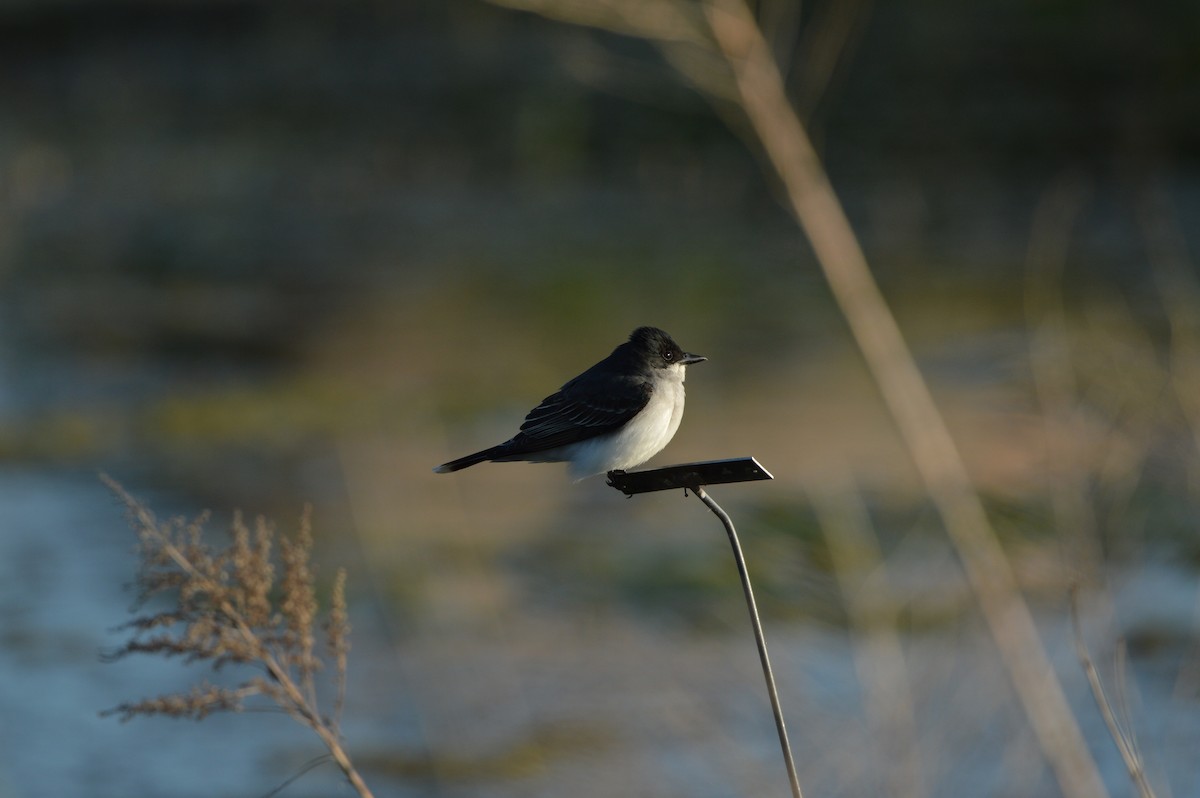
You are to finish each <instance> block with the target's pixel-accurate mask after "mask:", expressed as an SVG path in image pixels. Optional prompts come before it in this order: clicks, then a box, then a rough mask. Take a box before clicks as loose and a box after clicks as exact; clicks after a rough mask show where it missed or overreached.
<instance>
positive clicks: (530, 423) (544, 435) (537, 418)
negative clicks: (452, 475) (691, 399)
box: [509, 374, 653, 453]
mask: <svg viewBox="0 0 1200 798" xmlns="http://www.w3.org/2000/svg"><path fill="white" fill-rule="evenodd" d="M589 376H591V375H589V374H583V375H580V377H577V378H575V379H574V380H572V381H571V382H568V383H567V384H566V385H564V386H563V387H562V390H560V391H559V392H558V393H555V394H552V395H550V396H547V397H546V398H545V399H543V400H542V403H541V404H540V405H538V406H537V407H535V408H534V409H533V410H530V411H529V415H527V416H525V423H523V424H522V425H521V431H520V432H519V433H517V436H516V437H515V438H513V439H512V440H511V441H510V442H509V446H511V449H512V451H513V452H514V453H516V452H537V451H543V450H546V449H553V448H555V447H557V446H566V445H567V444H570V443H577V442H578V441H583V440H587V439H588V438H594V437H596V436H597V435H603V434H605V433H606V432H613V431H615V430H617V429H620V428H621V427H622V426H624V425H625V424H626V423H627V422H628V421H629V419H631V418H633V417H634V416H636V415H637V414H638V413H640V412H641V411H642V408H644V407H645V406H646V405H647V403H649V401H650V394H651V392H652V390H653V389H652V388H651V387H650V383H649V382H648V381H647V380H640V379H633V378H614V377H612V376H607V378H605V379H603V380H600V379H587V378H588V377H589Z"/></svg>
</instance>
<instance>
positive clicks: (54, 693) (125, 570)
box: [0, 469, 1200, 798]
mask: <svg viewBox="0 0 1200 798" xmlns="http://www.w3.org/2000/svg"><path fill="white" fill-rule="evenodd" d="M143 498H145V499H147V501H148V502H149V503H150V504H152V505H156V506H157V509H158V511H159V514H160V515H166V514H170V513H171V512H172V511H173V510H172V508H175V507H176V506H177V505H178V504H179V502H178V500H177V499H173V498H172V497H171V496H168V495H155V494H144V495H143ZM0 530H2V534H0V641H2V642H3V645H2V646H0V718H3V722H2V723H0V750H2V751H3V752H4V753H3V756H2V757H0V796H5V798H8V796H13V798H25V797H26V796H56V797H60V798H71V797H72V796H80V797H81V798H82V797H83V796H89V797H92V796H99V797H101V798H102V797H103V796H129V795H147V796H148V795H161V796H201V795H205V796H209V795H255V794H261V793H265V792H267V791H268V790H270V789H272V788H273V787H274V786H276V785H277V784H279V783H281V782H282V781H283V780H284V779H286V778H287V777H288V776H289V775H290V774H291V773H294V772H296V771H297V770H298V769H299V768H300V767H301V766H302V765H303V763H304V762H306V761H307V760H308V759H309V758H310V757H312V756H316V755H318V754H319V753H320V749H319V747H318V746H317V745H316V743H315V740H313V739H310V735H309V734H307V733H306V732H305V730H302V729H300V728H298V727H296V726H295V724H293V723H292V722H291V721H290V720H288V719H287V718H286V717H284V716H282V715H280V714H278V713H268V714H259V713H251V714H246V715H224V716H222V715H218V716H215V717H212V718H210V719H208V720H205V721H204V722H202V723H196V724H193V723H190V722H185V721H171V720H162V719H138V720H134V721H132V722H130V723H128V724H120V723H118V722H117V721H116V720H115V719H113V718H100V717H98V716H97V712H98V711H99V710H102V709H105V708H108V707H111V706H114V705H115V704H117V703H119V702H120V701H122V700H127V699H135V698H140V697H146V696H149V695H152V694H157V693H162V692H171V691H179V690H184V689H186V687H187V686H188V685H189V684H190V681H189V677H188V671H187V669H185V668H183V667H182V666H179V665H178V664H175V663H162V662H157V661H154V660H145V659H138V658H134V659H129V660H124V661H120V662H117V663H112V664H105V663H102V662H101V661H100V654H101V652H102V651H104V650H105V649H110V648H112V647H113V646H114V644H115V643H116V642H117V641H118V640H119V639H120V635H119V634H116V633H114V632H113V631H112V630H113V628H114V626H116V625H117V624H118V623H120V622H121V621H122V620H123V619H124V618H125V617H126V610H127V609H128V607H129V606H130V602H131V598H132V596H131V593H130V592H129V590H128V589H127V588H126V587H125V585H126V583H127V582H128V580H129V578H130V577H131V575H132V566H133V553H132V542H133V541H132V533H131V532H130V531H129V529H128V528H127V527H126V526H125V524H124V523H123V520H122V508H121V507H120V506H119V505H118V504H117V502H116V501H115V500H114V499H113V498H112V497H111V496H109V495H108V494H107V493H106V491H105V490H103V489H102V488H101V487H100V486H99V484H98V483H97V481H96V480H95V478H94V476H93V475H91V474H89V473H86V472H83V473H70V472H50V471H42V472H38V471H28V470H27V471H14V470H11V469H9V470H5V471H2V472H0ZM743 535H744V536H745V538H746V540H747V544H746V545H747V547H748V549H749V551H750V560H751V568H752V570H753V569H754V557H753V554H754V551H755V544H756V536H755V534H754V532H753V531H752V530H744V531H743ZM535 567H536V566H535ZM382 576H383V575H382V574H381V575H377V577H376V578H380V577H382ZM364 577H366V575H365V574H362V573H358V574H354V575H352V577H351V578H352V584H354V580H355V579H356V578H358V579H362V578H364ZM1115 581H1116V583H1117V584H1116V585H1115V588H1116V589H1115V592H1114V594H1113V597H1114V600H1115V605H1116V606H1117V607H1118V610H1119V611H1118V614H1117V618H1116V621H1115V624H1114V626H1112V627H1111V629H1113V630H1115V631H1116V632H1117V633H1118V634H1121V635H1126V636H1132V638H1133V639H1134V640H1140V641H1141V643H1139V644H1138V647H1136V648H1135V649H1134V651H1133V654H1132V659H1131V664H1132V676H1133V682H1132V684H1133V685H1135V687H1134V690H1133V696H1132V699H1131V703H1132V706H1133V719H1134V722H1135V724H1136V729H1137V731H1138V733H1139V735H1140V738H1141V740H1142V743H1143V747H1144V749H1145V751H1146V755H1147V761H1148V767H1149V772H1150V774H1151V777H1152V779H1155V780H1160V782H1159V783H1163V784H1165V783H1167V782H1169V783H1170V784H1171V785H1172V786H1173V788H1174V794H1175V795H1190V794H1194V790H1195V789H1196V788H1197V786H1198V782H1197V772H1196V768H1195V766H1194V759H1193V757H1192V752H1193V751H1194V750H1195V749H1196V746H1197V745H1200V712H1197V711H1196V710H1197V698H1196V691H1195V685H1196V682H1195V678H1196V673H1195V672H1194V669H1195V667H1196V659H1195V650H1194V645H1195V636H1194V629H1195V614H1194V610H1195V599H1196V584H1195V580H1194V577H1193V576H1192V575H1191V574H1189V573H1187V572H1184V571H1180V570H1178V569H1177V568H1175V567H1172V566H1171V565H1169V564H1167V563H1157V564H1155V563H1151V564H1147V565H1146V566H1145V567H1144V568H1141V569H1138V570H1136V571H1129V572H1125V573H1123V574H1122V575H1120V576H1119V578H1118V579H1116V580H1115ZM727 598H728V600H729V601H731V602H737V601H740V599H739V597H738V596H736V594H733V593H731V594H730V595H729V596H728V597H727ZM1097 609H1102V608H1100V607H1097ZM1062 610H1063V608H1062V607H1061V606H1052V607H1045V608H1043V611H1042V612H1040V613H1039V614H1040V616H1041V619H1042V620H1041V627H1042V632H1043V637H1044V639H1045V640H1046V641H1047V645H1048V646H1049V648H1050V650H1051V653H1052V658H1053V660H1054V662H1055V664H1056V667H1057V668H1058V670H1059V672H1060V674H1061V675H1062V678H1063V680H1064V684H1065V685H1066V687H1067V690H1068V693H1069V694H1070V696H1071V701H1072V704H1073V706H1074V708H1075V709H1076V712H1077V714H1078V717H1079V718H1080V721H1081V723H1082V725H1083V727H1084V730H1085V734H1086V736H1087V738H1088V741H1089V743H1090V745H1091V748H1092V750H1093V752H1094V754H1095V756H1096V757H1097V759H1098V761H1099V762H1100V764H1101V767H1102V770H1103V772H1104V774H1105V777H1106V780H1107V781H1108V782H1109V784H1110V786H1111V788H1112V790H1113V793H1114V794H1115V795H1119V794H1123V793H1124V792H1125V790H1126V788H1125V786H1124V785H1125V784H1126V776H1125V775H1124V771H1123V768H1122V766H1121V764H1120V761H1119V759H1118V758H1117V756H1116V754H1115V751H1114V748H1113V746H1112V744H1111V742H1110V741H1109V739H1108V737H1107V732H1106V731H1105V729H1104V727H1103V724H1102V723H1101V722H1100V719H1099V716H1098V715H1097V713H1096V712H1095V710H1094V708H1093V706H1092V704H1091V699H1090V697H1089V694H1088V692H1087V689H1086V685H1085V684H1084V681H1083V677H1082V674H1081V672H1080V671H1079V668H1078V666H1077V664H1076V663H1075V661H1074V654H1073V652H1072V649H1071V645H1070V637H1069V633H1068V630H1067V627H1066V623H1065V620H1064V618H1063V613H1062ZM381 611H386V610H381V608H380V607H378V606H376V607H373V608H372V607H370V606H368V605H365V604H363V603H361V602H360V603H358V604H356V605H355V606H353V607H352V616H353V619H354V620H355V622H356V627H357V631H356V632H355V635H354V637H353V639H352V641H353V646H354V647H353V651H352V655H351V680H350V695H349V703H348V707H347V716H346V717H347V725H346V734H347V738H348V745H349V748H350V750H351V752H352V755H356V756H358V757H359V760H360V762H361V765H362V767H363V769H364V771H365V772H366V773H367V776H368V781H369V782H371V783H372V784H373V785H374V786H375V789H376V790H377V794H380V795H437V796H518V795H561V794H565V793H569V794H572V795H580V796H593V795H594V796H602V795H613V794H638V795H663V796H667V795H679V796H682V795H687V796H692V798H724V797H725V796H731V795H763V794H771V793H777V792H779V791H780V788H781V787H783V785H784V781H783V775H782V765H781V764H780V762H779V761H778V755H777V750H776V747H775V745H776V744H775V739H774V729H773V726H772V725H771V722H770V713H769V709H768V707H767V705H766V702H765V696H764V694H763V690H762V685H761V676H760V674H759V672H758V664H757V660H756V659H755V656H754V652H753V645H752V642H751V638H750V636H749V630H748V629H743V628H741V627H740V626H736V627H731V628H730V629H728V630H726V631H725V632H721V633H717V634H713V633H707V634H696V633H694V632H688V631H686V630H680V629H677V628H676V629H672V628H671V627H665V626H660V625H658V624H655V623H647V622H646V621H645V620H639V619H638V618H637V617H635V616H633V615H630V614H628V613H616V614H613V613H607V614H605V615H602V616H592V617H591V618H590V619H589V620H585V621H584V622H583V623H582V624H581V623H580V622H579V620H578V619H577V618H576V617H575V616H571V615H560V614H556V613H549V614H547V613H546V611H545V610H536V609H533V608H526V610H525V611H523V612H522V613H520V614H517V615H510V614H499V615H491V616H489V617H486V618H484V619H482V620H483V623H482V625H480V619H476V620H475V621H473V622H470V623H468V624H467V626H465V627H463V626H458V627H456V626H455V625H454V624H450V625H444V624H443V625H442V626H441V627H440V628H437V629H425V630H422V629H421V628H420V627H419V626H418V627H407V631H404V632H397V631H396V630H397V629H398V628H402V627H398V626H397V624H396V622H395V620H394V619H393V620H392V621H390V622H387V623H381V622H380V618H379V616H378V613H380V612H381ZM738 614H740V613H734V615H738ZM1103 618H1104V615H1103V613H1102V612H1101V613H1099V614H1096V613H1089V615H1088V619H1087V623H1088V626H1089V637H1090V639H1091V640H1092V642H1093V645H1094V646H1095V648H1094V652H1095V653H1094V656H1095V658H1096V660H1097V662H1098V663H1099V664H1100V666H1101V667H1102V669H1103V670H1104V671H1105V672H1106V674H1108V673H1109V670H1110V669H1109V667H1108V663H1109V655H1110V653H1111V651H1112V650H1113V649H1112V638H1111V637H1110V636H1109V634H1108V633H1105V631H1104V628H1099V629H1098V628H1095V626H1096V624H1103ZM1105 628H1109V627H1105ZM1147 629H1150V630H1156V632H1155V633H1156V635H1157V637H1156V638H1155V639H1156V640H1158V643H1157V644H1156V645H1151V643H1152V642H1153V641H1149V640H1147V638H1146V636H1145V635H1144V634H1143V632H1144V630H1147ZM768 636H769V641H770V644H771V646H772V655H773V659H774V662H775V666H776V668H777V671H778V678H779V681H780V686H781V690H782V694H783V700H784V706H785V711H786V712H787V714H788V718H789V720H790V723H791V728H792V734H793V742H794V745H795V748H796V753H797V757H798V760H799V763H800V772H801V775H802V777H803V778H804V779H805V784H806V787H807V788H808V789H809V790H811V791H813V793H814V794H817V795H844V796H860V795H869V794H878V793H880V792H881V791H883V790H885V789H886V785H887V784H888V779H889V777H890V775H891V774H893V773H894V769H895V768H896V767H898V763H897V762H896V761H895V760H894V756H893V755H889V754H887V753H886V751H887V750H889V749H888V748H887V747H886V743H885V741H884V740H882V739H880V737H879V736H878V734H879V732H878V731H873V730H872V728H873V727H872V724H871V723H869V722H867V721H866V719H865V718H866V717H870V714H869V705H868V706H867V707H864V704H863V701H864V698H863V695H862V693H861V690H860V688H859V687H858V682H857V677H856V670H855V667H856V664H857V665H858V666H861V665H862V662H861V661H859V660H856V657H861V656H864V655H865V654H866V652H865V651H864V650H860V649H858V648H857V646H858V643H859V642H861V640H860V639H858V638H853V637H849V636H847V635H846V634H845V632H844V631H841V630H838V629H830V628H822V627H821V626H820V625H813V624H811V623H799V624H797V623H784V622H781V621H771V622H769V623H768ZM904 650H905V658H906V661H907V668H908V674H909V680H908V689H909V690H911V700H912V702H913V706H914V711H915V720H916V729H917V730H918V736H917V737H916V738H915V740H914V743H915V745H916V747H917V751H919V756H920V758H921V762H922V764H923V768H924V772H925V774H926V775H925V778H926V783H928V784H929V785H930V788H931V789H930V793H929V794H930V795H936V796H947V798H949V797H950V796H958V795H967V794H969V795H973V796H1001V795H1012V794H1021V795H1026V796H1038V795H1053V794H1055V789H1054V787H1053V782H1052V780H1051V779H1050V777H1049V774H1048V773H1047V772H1046V769H1045V766H1044V763H1043V762H1042V760H1041V758H1040V754H1039V753H1038V751H1037V748H1036V746H1035V745H1033V744H1032V742H1031V740H1030V738H1029V733H1028V730H1027V729H1026V728H1025V727H1024V723H1023V720H1022V718H1021V715H1020V712H1019V710H1018V708H1017V707H1016V706H1015V702H1014V699H1013V697H1012V695H1011V692H1010V691H1009V690H1008V689H1007V687H1006V685H1005V680H1004V678H1005V677H1004V675H1003V672H1002V670H1001V669H1000V667H999V665H998V663H997V662H996V659H995V655H994V651H993V649H992V646H991V644H990V643H989V642H988V640H987V636H986V634H985V633H984V631H983V629H982V628H981V627H980V626H979V625H978V623H977V622H974V623H966V624H962V625H960V626H959V627H958V628H957V629H956V630H954V631H950V632H946V633H937V632H933V633H927V634H922V635H916V636H909V637H907V638H906V639H905V642H904ZM1186 668H1191V669H1193V672H1192V673H1191V679H1192V681H1191V682H1188V681H1187V671H1186ZM1109 675H1111V674H1109ZM1181 678H1183V679H1184V681H1182V682H1180V681H1178V680H1179V679H1181ZM864 713H867V714H866V715H864ZM881 746H883V747H881ZM872 752H873V753H872ZM347 790H348V788H346V787H345V786H344V785H343V784H342V783H341V782H340V780H339V779H338V777H337V775H336V772H335V771H334V769H333V768H332V767H329V766H325V767H322V768H319V769H318V770H317V771H315V772H314V773H311V774H309V775H308V776H306V777H304V778H303V779H302V780H301V781H300V782H298V783H297V784H295V785H293V786H292V787H290V788H289V789H288V790H287V791H286V793H285V794H288V795H319V794H348V791H347ZM1014 790H1015V791H1016V792H1014Z"/></svg>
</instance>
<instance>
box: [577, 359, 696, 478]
mask: <svg viewBox="0 0 1200 798" xmlns="http://www.w3.org/2000/svg"><path fill="white" fill-rule="evenodd" d="M684 368H685V367H684V366H682V365H679V364H676V365H673V366H668V367H667V368H666V369H664V370H663V371H662V372H660V376H659V377H658V379H656V380H655V382H654V392H653V393H652V394H651V395H650V402H649V403H648V404H647V405H646V407H645V408H643V409H642V412H640V413H638V414H637V415H636V416H634V417H633V418H632V419H631V420H630V421H629V423H627V424H626V425H625V426H623V427H621V429H619V430H617V431H616V432H614V433H612V434H610V435H604V436H601V437H599V438H592V439H591V440H587V441H582V442H580V443H578V444H574V446H575V447H577V448H576V449H575V451H574V452H572V457H571V458H570V459H571V466H570V473H571V478H572V479H583V478H584V477H590V476H592V475H594V474H603V473H605V472H608V471H614V470H627V469H630V468H635V467H637V466H639V465H641V464H642V463H644V462H646V461H647V460H649V459H650V458H651V457H653V456H654V455H656V454H658V453H659V452H661V451H662V450H663V448H664V447H665V446H666V445H667V444H668V443H670V442H671V438H673V437H675V432H676V430H678V429H679V422H680V421H682V420H683V400H684V390H683V378H684Z"/></svg>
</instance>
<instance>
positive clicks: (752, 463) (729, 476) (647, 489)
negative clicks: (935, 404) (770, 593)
mask: <svg viewBox="0 0 1200 798" xmlns="http://www.w3.org/2000/svg"><path fill="white" fill-rule="evenodd" d="M764 479H774V477H772V476H771V472H769V471H767V469H765V468H763V467H762V464H760V463H759V462H758V461H757V460H755V459H754V458H753V457H737V458H733V459H731V460H708V461H705V462H702V463H683V464H682V465H673V466H667V467H666V468H652V469H649V470H647V471H631V472H626V471H609V472H608V484H609V485H611V486H612V487H614V488H616V489H617V490H619V491H621V492H622V493H624V494H625V495H626V496H633V495H635V494H638V493H652V492H654V491H659V490H673V489H679V488H683V489H684V490H685V491H688V490H690V491H692V493H695V494H696V496H697V497H698V498H699V499H700V501H702V502H704V504H705V506H707V507H708V509H710V510H712V512H713V514H714V515H716V516H717V518H719V519H721V523H722V524H724V525H725V531H726V532H727V533H728V534H729V545H730V546H732V547H733V559H734V560H735V561H736V562H737V567H738V575H739V576H740V577H741V579H742V591H743V592H744V593H745V594H746V608H747V609H748V610H749V611H750V625H751V626H753V627H754V639H755V641H756V642H757V643H758V659H759V661H760V662H761V663H762V670H763V678H764V679H765V680H766V682H767V694H768V695H769V696H770V698H771V709H772V711H774V713H775V729H776V730H777V731H778V732H779V747H780V748H781V749H782V751H783V761H784V764H785V765H786V766H787V772H788V780H789V781H790V782H791V787H792V796H793V798H803V796H802V795H801V794H800V781H799V779H798V778H797V776H796V763H795V761H794V760H793V759H792V748H791V745H790V744H789V743H788V736H787V726H786V725H784V722H783V710H782V709H781V708H780V706H779V692H778V691H777V690H776V689H775V676H774V675H773V674H772V672H771V659H770V657H768V656H767V641H766V639H765V638H764V637H763V630H762V621H760V620H759V617H758V605H757V604H756V603H755V601H754V590H753V588H751V586H750V574H749V573H748V572H747V571H746V558H745V557H743V556H742V545H741V543H739V542H738V537H737V531H736V530H735V529H734V528H733V521H732V520H730V518H729V514H728V513H726V512H725V511H724V510H722V509H721V505H719V504H717V503H716V501H715V500H714V499H713V498H712V497H711V496H709V495H708V493H706V492H705V490H704V486H705V485H723V484H728V483H732V482H756V481H758V480H764Z"/></svg>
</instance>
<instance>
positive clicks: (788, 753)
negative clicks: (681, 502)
mask: <svg viewBox="0 0 1200 798" xmlns="http://www.w3.org/2000/svg"><path fill="white" fill-rule="evenodd" d="M692 492H693V493H695V494H696V496H698V497H699V498H700V501H702V502H704V504H705V505H707V507H708V509H710V510H712V511H713V514H714V515H716V516H717V518H720V519H721V523H722V524H724V525H725V531H726V532H728V533H729V545H730V546H732V547H733V559H734V560H736V561H737V567H738V575H739V576H741V578H742V590H743V591H744V592H745V594H746V608H747V609H748V610H749V611H750V625H751V626H753V627H754V640H755V642H757V643H758V658H759V660H760V661H761V662H762V671H763V678H764V679H766V681H767V694H768V695H769V696H770V697H771V709H772V710H773V711H774V713H775V728H776V729H777V730H778V731H779V747H780V748H781V749H782V750H783V761H784V764H786V765H787V772H788V780H789V781H790V782H791V785H792V796H793V798H804V796H803V795H801V794H800V780H799V779H798V778H797V776H796V763H795V761H793V759H792V746H791V745H790V744H789V743H788V736H787V726H785V725H784V722H783V710H782V709H781V708H780V706H779V692H778V691H777V690H776V689H775V676H774V675H773V674H772V672H771V658H770V657H768V656H767V641H766V638H765V637H763V629H762V621H760V620H759V617H758V605H757V604H755V602H754V589H753V588H752V587H751V586H750V574H749V573H748V572H747V571H746V558H745V557H743V556H742V545H741V543H739V542H738V536H737V531H736V530H735V529H734V528H733V521H732V520H730V518H729V514H728V513H726V512H725V511H724V510H722V509H721V505H719V504H717V503H716V501H714V500H713V498H712V497H711V496H709V495H708V494H707V493H705V492H704V488H702V487H698V486H697V487H695V488H692Z"/></svg>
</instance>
